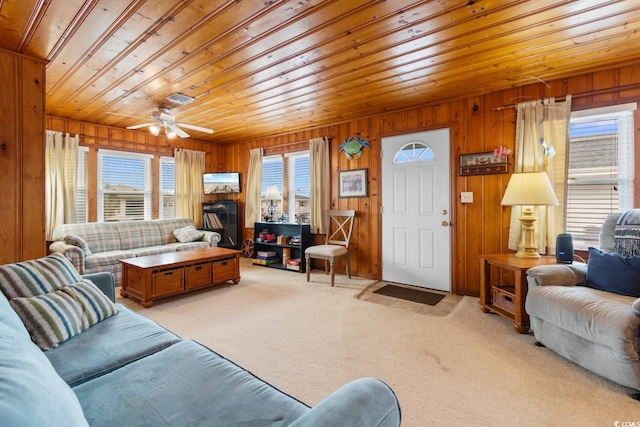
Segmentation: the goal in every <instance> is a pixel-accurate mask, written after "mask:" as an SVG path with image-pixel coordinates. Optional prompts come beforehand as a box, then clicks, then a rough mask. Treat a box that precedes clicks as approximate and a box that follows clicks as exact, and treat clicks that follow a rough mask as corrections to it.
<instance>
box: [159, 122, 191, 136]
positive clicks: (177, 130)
mask: <svg viewBox="0 0 640 427" xmlns="http://www.w3.org/2000/svg"><path fill="white" fill-rule="evenodd" d="M176 125H177V123H176V124H171V123H167V124H166V125H165V126H166V127H167V129H169V130H171V131H172V132H175V134H176V135H178V136H179V137H180V138H189V134H188V133H186V132H185V131H183V130H182V129H180V128H179V127H178V126H176Z"/></svg>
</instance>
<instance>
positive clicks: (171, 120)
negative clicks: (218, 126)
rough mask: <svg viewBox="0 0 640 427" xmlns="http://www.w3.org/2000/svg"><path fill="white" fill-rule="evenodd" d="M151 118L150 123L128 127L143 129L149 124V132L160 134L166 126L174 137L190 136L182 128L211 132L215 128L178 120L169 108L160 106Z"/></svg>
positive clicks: (168, 136)
mask: <svg viewBox="0 0 640 427" xmlns="http://www.w3.org/2000/svg"><path fill="white" fill-rule="evenodd" d="M150 119H151V120H153V121H152V122H150V123H142V124H139V125H133V126H128V127H127V129H141V128H144V127H147V126H148V127H149V132H151V134H152V135H153V136H158V135H160V130H161V129H162V128H164V132H165V134H166V135H167V138H174V137H176V136H179V137H180V138H189V134H188V133H186V132H185V131H183V130H182V129H181V128H187V129H193V130H197V131H200V132H204V133H209V134H212V133H213V129H209V128H205V127H202V126H196V125H189V124H186V123H178V122H176V118H175V116H174V115H173V114H171V113H170V112H169V110H168V109H167V108H158V109H157V110H156V111H154V112H152V113H151V117H150Z"/></svg>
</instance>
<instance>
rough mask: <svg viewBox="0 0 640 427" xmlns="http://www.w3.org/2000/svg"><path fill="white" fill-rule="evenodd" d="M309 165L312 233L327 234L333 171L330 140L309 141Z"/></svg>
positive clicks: (316, 139) (317, 139) (314, 139)
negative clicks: (330, 167) (330, 162)
mask: <svg viewBox="0 0 640 427" xmlns="http://www.w3.org/2000/svg"><path fill="white" fill-rule="evenodd" d="M309 164H310V168H311V171H310V172H311V189H310V190H311V191H310V194H309V196H310V197H309V198H310V205H311V232H312V233H314V234H325V233H326V232H327V230H328V224H327V221H328V218H327V210H328V209H329V203H330V202H331V198H330V196H331V195H330V192H331V171H330V169H329V140H328V139H327V138H326V137H324V138H313V139H310V140H309Z"/></svg>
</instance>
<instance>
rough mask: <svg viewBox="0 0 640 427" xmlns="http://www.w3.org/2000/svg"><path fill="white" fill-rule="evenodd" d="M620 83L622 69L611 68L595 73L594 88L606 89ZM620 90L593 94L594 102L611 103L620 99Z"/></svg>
mask: <svg viewBox="0 0 640 427" xmlns="http://www.w3.org/2000/svg"><path fill="white" fill-rule="evenodd" d="M619 85H620V71H619V69H617V68H616V69H611V70H604V71H598V72H595V73H593V86H592V88H593V90H598V89H606V88H609V87H611V86H619ZM618 96H619V93H618V92H607V93H601V94H598V95H594V96H593V103H595V104H599V103H610V102H613V101H616V100H617V99H618Z"/></svg>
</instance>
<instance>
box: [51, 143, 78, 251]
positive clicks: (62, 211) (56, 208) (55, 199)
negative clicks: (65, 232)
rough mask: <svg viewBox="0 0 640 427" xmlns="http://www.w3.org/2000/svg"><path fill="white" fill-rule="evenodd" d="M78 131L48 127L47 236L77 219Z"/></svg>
mask: <svg viewBox="0 0 640 427" xmlns="http://www.w3.org/2000/svg"><path fill="white" fill-rule="evenodd" d="M79 139H80V138H79V137H78V135H75V136H71V135H69V134H68V133H67V134H66V135H63V134H62V132H55V131H52V130H47V131H46V142H45V227H46V239H47V240H52V236H53V230H54V229H55V228H56V226H58V225H60V224H70V223H74V222H76V188H77V175H78V140H79Z"/></svg>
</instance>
